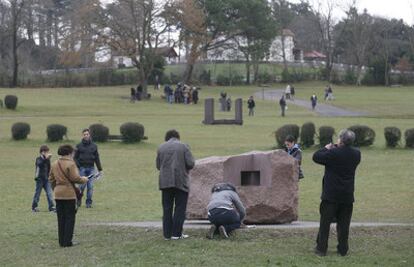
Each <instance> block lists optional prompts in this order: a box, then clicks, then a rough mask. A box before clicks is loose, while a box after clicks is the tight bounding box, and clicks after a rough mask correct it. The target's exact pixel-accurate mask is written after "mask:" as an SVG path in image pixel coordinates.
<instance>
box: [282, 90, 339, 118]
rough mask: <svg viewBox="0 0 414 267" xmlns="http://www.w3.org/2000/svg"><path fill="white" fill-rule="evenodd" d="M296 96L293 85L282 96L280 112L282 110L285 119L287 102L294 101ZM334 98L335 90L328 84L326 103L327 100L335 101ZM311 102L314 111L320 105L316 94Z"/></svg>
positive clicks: (312, 96) (311, 98)
mask: <svg viewBox="0 0 414 267" xmlns="http://www.w3.org/2000/svg"><path fill="white" fill-rule="evenodd" d="M294 95H295V89H294V87H293V86H292V85H290V84H288V85H287V86H286V89H285V92H284V93H283V94H282V96H281V97H280V99H279V106H280V110H281V116H282V117H284V116H285V114H286V110H287V102H286V100H292V101H294ZM333 99H334V96H333V90H332V87H331V85H330V84H328V85H327V86H326V87H325V101H327V100H333ZM310 102H311V107H312V110H315V108H316V105H317V103H318V97H317V96H316V94H312V95H311V97H310Z"/></svg>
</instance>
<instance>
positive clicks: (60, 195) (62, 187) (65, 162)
mask: <svg viewBox="0 0 414 267" xmlns="http://www.w3.org/2000/svg"><path fill="white" fill-rule="evenodd" d="M58 162H60V166H61V167H62V170H63V171H64V172H65V175H66V176H65V175H64V174H63V173H62V171H61V170H60V168H59V165H58ZM66 177H67V178H66ZM68 179H69V180H70V181H69V180H68ZM49 181H50V184H51V185H52V188H53V191H54V193H55V199H63V200H67V199H76V194H75V190H74V189H73V186H72V185H71V182H72V183H77V184H85V183H87V182H88V178H86V177H81V176H80V175H79V171H78V167H77V166H76V163H75V161H73V159H72V158H71V157H70V156H64V157H60V158H59V159H58V160H56V161H55V162H53V163H52V166H51V168H50V174H49Z"/></svg>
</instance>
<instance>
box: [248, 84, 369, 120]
mask: <svg viewBox="0 0 414 267" xmlns="http://www.w3.org/2000/svg"><path fill="white" fill-rule="evenodd" d="M284 91H285V90H282V89H272V90H264V91H259V92H256V93H255V98H257V99H264V100H271V101H275V102H276V101H279V99H280V98H281V97H282V95H283V93H284ZM322 101H323V100H318V104H317V105H316V108H315V110H314V111H313V112H316V113H318V114H319V115H321V116H325V117H359V116H364V115H367V113H365V112H360V111H352V110H347V109H343V108H338V107H335V106H332V105H330V104H325V103H322ZM287 104H288V106H289V105H292V104H293V105H297V106H301V107H304V108H307V109H308V110H310V111H312V106H311V103H310V100H303V99H297V98H296V99H295V100H294V101H290V100H287Z"/></svg>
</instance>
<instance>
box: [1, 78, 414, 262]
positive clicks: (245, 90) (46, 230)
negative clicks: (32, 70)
mask: <svg viewBox="0 0 414 267" xmlns="http://www.w3.org/2000/svg"><path fill="white" fill-rule="evenodd" d="M274 88H284V85H275V86H274ZM295 88H296V92H297V97H299V98H303V99H308V98H309V96H310V95H311V94H312V93H313V92H314V91H315V92H316V93H317V94H318V96H319V98H320V99H321V98H323V88H324V84H321V83H303V84H297V85H295ZM221 90H226V91H227V92H228V95H230V96H231V97H232V99H233V100H234V99H236V98H237V97H242V98H243V99H244V100H247V97H248V96H249V95H251V94H253V93H254V92H256V91H258V90H260V89H259V88H258V87H254V86H251V87H232V88H220V87H216V88H209V87H205V88H203V89H202V90H201V92H200V97H201V98H205V97H214V98H215V99H217V98H218V96H219V93H220V91H221ZM333 90H334V95H335V97H336V99H335V100H334V101H333V102H332V104H333V105H338V106H341V107H345V108H350V109H357V110H361V111H367V112H369V116H367V117H359V118H327V117H320V116H318V115H317V114H315V113H312V112H310V111H308V110H306V109H304V108H300V107H296V106H294V105H289V109H288V111H287V116H286V117H285V118H281V117H280V116H279V107H278V105H277V104H276V103H274V102H270V101H262V100H260V99H257V100H256V106H257V108H256V113H255V117H253V118H251V117H247V110H246V109H245V110H244V112H245V115H246V116H245V117H244V125H243V126H224V125H222V126H206V125H203V124H202V123H201V121H202V119H203V101H201V103H200V104H199V105H168V104H166V103H165V102H164V101H163V100H161V99H160V97H159V94H160V92H153V91H152V90H151V93H153V94H154V96H153V99H152V100H150V101H144V102H140V103H135V104H131V103H129V99H128V96H129V86H120V87H104V88H70V89H61V88H57V89H0V98H3V97H4V95H6V94H15V95H17V96H18V97H19V103H18V108H17V110H16V111H9V110H6V109H0V148H1V153H0V162H1V167H2V174H1V176H0V177H1V178H0V179H1V182H2V184H3V186H2V187H0V194H1V196H2V200H1V202H0V211H1V216H0V224H1V225H2V227H1V229H2V231H1V232H0V247H1V250H0V266H4V265H16V266H24V265H29V264H30V265H65V266H66V265H80V266H91V265H107V266H113V265H143V266H148V265H164V266H167V265H194V266H211V265H220V266H228V265H232V266H240V265H242V266H252V265H257V266H266V265H269V266H277V265H280V266H286V265H288V266H310V265H315V266H317V265H319V266H331V265H338V266H349V265H360V266H367V265H371V266H376V265H379V266H412V265H413V263H414V255H413V250H412V247H413V245H414V238H413V237H414V234H413V231H414V228H413V227H408V228H407V227H405V228H381V229H379V228H375V229H371V228H370V229H368V228H358V229H355V230H353V231H352V232H351V256H350V257H347V258H340V257H336V256H333V255H334V254H333V253H331V254H330V255H332V257H331V256H330V257H327V258H324V259H320V258H317V257H314V256H313V255H312V253H311V249H312V247H313V242H314V235H315V231H316V230H292V231H276V230H274V231H270V230H268V231H264V230H249V231H243V232H241V233H240V235H239V237H237V238H235V239H234V240H231V241H225V242H216V241H211V242H210V241H209V242H207V241H205V240H204V239H203V235H204V233H203V231H199V230H193V231H190V234H191V235H193V236H195V237H194V238H192V239H190V240H184V241H183V242H176V243H168V242H164V241H163V240H162V238H161V231H159V230H145V229H133V228H111V227H103V226H99V227H98V226H90V225H89V226H88V224H89V223H92V222H109V221H141V220H160V218H161V204H160V193H159V191H158V189H157V186H158V178H157V177H158V173H157V171H156V169H155V162H154V160H155V153H156V149H157V147H158V145H159V144H160V143H161V142H162V141H163V137H164V134H165V132H166V130H168V129H170V128H176V129H177V130H178V131H179V132H180V133H181V137H182V140H183V141H184V142H186V143H188V144H189V145H190V146H191V149H192V151H193V154H194V156H195V157H196V158H202V157H207V156H212V155H229V154H238V153H242V152H246V151H250V150H268V149H271V148H272V147H273V146H274V144H275V141H274V137H273V131H275V130H276V129H277V128H278V127H279V126H281V125H283V124H286V123H296V124H298V125H302V124H303V123H304V122H307V121H312V122H314V123H315V125H316V126H317V127H319V126H322V125H331V126H333V127H335V129H336V130H337V131H339V130H340V129H341V128H344V127H347V126H350V125H353V124H366V125H368V126H370V127H371V128H373V129H374V130H375V132H376V134H377V136H376V140H375V143H374V145H373V146H371V147H369V148H362V149H361V150H362V157H363V159H362V163H361V165H360V167H359V168H358V171H357V180H356V192H355V194H356V203H355V206H354V216H353V220H354V221H374V222H377V221H378V222H410V223H413V222H414V204H413V203H414V202H413V197H414V189H413V188H414V179H413V176H412V174H413V173H414V167H413V166H414V164H413V163H414V151H413V150H408V149H404V148H402V147H399V148H396V149H386V148H385V140H384V136H383V128H384V127H386V126H396V127H399V128H400V129H401V130H402V131H404V130H406V129H408V128H414V108H413V104H412V103H413V101H414V87H400V88H386V87H371V88H369V87H361V88H355V87H346V86H343V87H339V86H338V87H337V86H334V88H333ZM217 105H218V104H217ZM217 109H218V108H217ZM232 115H233V113H232V114H222V113H220V112H218V111H217V112H216V117H218V118H225V117H230V116H232ZM19 121H25V122H28V123H30V125H31V134H30V135H29V139H28V140H25V141H12V140H11V134H10V128H11V125H12V124H13V123H15V122H19ZM128 121H136V122H140V123H142V124H143V125H144V126H145V135H147V136H148V138H149V139H148V140H146V141H144V142H142V143H139V144H132V145H125V144H122V143H117V142H113V143H104V144H99V150H100V154H101V158H102V164H103V168H104V172H105V178H104V180H102V181H99V182H97V183H96V184H95V195H94V201H95V203H94V204H95V206H94V208H93V209H90V210H85V209H81V210H80V211H79V213H78V216H77V228H76V230H75V232H76V234H77V237H76V239H77V240H79V241H81V242H82V245H81V246H78V247H75V248H73V249H67V250H66V249H65V250H62V249H59V248H58V247H57V240H56V218H55V216H54V215H53V214H48V213H46V212H41V213H39V214H32V213H31V212H30V205H31V200H32V196H33V192H34V181H33V174H34V166H33V164H34V159H35V157H36V155H37V152H38V148H39V146H40V145H41V144H43V143H45V140H46V126H47V125H48V124H52V123H60V124H63V125H65V126H67V127H68V131H69V132H68V138H69V140H68V141H65V142H69V143H71V144H76V143H77V142H79V140H80V135H81V134H80V132H81V130H82V129H83V128H85V127H88V126H89V125H90V124H92V123H98V122H100V123H103V124H105V125H106V126H108V127H109V128H110V132H111V134H118V133H119V126H120V125H121V124H122V123H124V122H128ZM60 144H62V143H49V144H48V145H49V146H50V147H51V149H52V152H53V154H54V158H56V150H57V147H58V146H59V145H60ZM315 149H316V148H312V149H307V150H305V151H304V160H303V170H304V174H305V179H303V180H302V181H301V182H300V201H299V202H300V205H299V218H300V219H301V220H318V219H319V217H318V204H319V195H320V191H321V177H322V173H323V168H322V167H321V166H318V165H316V164H314V163H312V160H311V157H312V153H313V152H314V151H315ZM40 209H41V210H43V211H45V210H47V205H46V201H45V199H44V193H42V197H41V202H40ZM236 240H237V241H236ZM330 244H331V247H330V248H331V251H333V249H334V244H335V242H334V240H332V241H331V243H330ZM161 253H163V254H161ZM216 256H219V257H216Z"/></svg>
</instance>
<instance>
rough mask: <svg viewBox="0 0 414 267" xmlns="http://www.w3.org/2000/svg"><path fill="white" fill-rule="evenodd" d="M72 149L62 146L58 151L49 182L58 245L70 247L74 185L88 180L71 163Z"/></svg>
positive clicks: (73, 209) (73, 215) (74, 164)
mask: <svg viewBox="0 0 414 267" xmlns="http://www.w3.org/2000/svg"><path fill="white" fill-rule="evenodd" d="M73 151H74V150H73V147H72V146H71V145H62V146H60V147H59V149H58V155H59V159H58V160H56V161H55V162H53V164H52V167H51V170H50V174H49V181H50V184H51V185H52V188H53V191H54V194H55V200H56V212H57V220H58V236H59V245H60V246H61V247H71V246H73V245H76V243H75V242H72V238H73V231H74V228H75V220H76V192H75V190H76V189H75V188H76V186H75V184H85V183H86V182H87V181H88V178H86V177H81V176H80V175H79V172H78V168H77V167H76V163H75V162H74V161H73Z"/></svg>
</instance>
